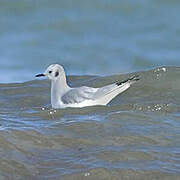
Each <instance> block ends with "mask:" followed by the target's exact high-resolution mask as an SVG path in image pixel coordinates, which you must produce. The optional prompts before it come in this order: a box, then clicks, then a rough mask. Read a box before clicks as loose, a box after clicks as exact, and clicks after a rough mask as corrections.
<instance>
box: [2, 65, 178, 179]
mask: <svg viewBox="0 0 180 180" xmlns="http://www.w3.org/2000/svg"><path fill="white" fill-rule="evenodd" d="M135 74H139V75H140V77H141V80H140V81H138V82H137V83H136V84H134V85H133V86H132V87H131V88H130V89H129V90H127V91H126V92H124V93H123V94H121V95H120V96H117V98H115V99H114V100H113V101H112V102H111V103H110V104H109V105H108V106H94V107H85V108H67V109H62V110H56V109H51V107H50V84H49V81H47V80H35V81H28V82H25V83H14V84H13V83H11V84H0V119H1V121H0V123H1V126H0V177H1V179H68V180H69V179H107V180H108V179H114V180H116V179H163V180H164V179H179V178H180V133H179V129H180V94H179V90H180V79H179V78H178V77H179V76H180V71H179V68H178V67H177V68H175V67H161V68H156V69H152V70H150V71H139V72H136V73H135ZM131 75H133V74H124V75H116V76H102V77H100V76H69V77H68V82H69V84H70V85H71V86H79V85H88V86H93V87H99V86H104V85H106V84H110V83H113V82H115V81H116V80H124V79H126V78H128V77H130V76H131Z"/></svg>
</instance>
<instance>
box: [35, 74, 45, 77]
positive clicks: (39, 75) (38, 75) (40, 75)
mask: <svg viewBox="0 0 180 180" xmlns="http://www.w3.org/2000/svg"><path fill="white" fill-rule="evenodd" d="M42 76H45V75H44V74H37V75H36V76H35V77H42Z"/></svg>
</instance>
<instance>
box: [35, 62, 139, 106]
mask: <svg viewBox="0 0 180 180" xmlns="http://www.w3.org/2000/svg"><path fill="white" fill-rule="evenodd" d="M40 76H47V77H48V78H49V79H50V80H51V105H52V107H53V108H66V107H85V106H94V105H107V104H108V103H109V102H110V101H111V100H112V99H113V98H114V97H116V96H117V95H118V94H120V93H122V92H124V91H125V90H127V89H128V88H129V87H130V86H131V84H133V83H135V82H136V81H137V80H139V79H138V76H133V77H132V78H129V79H127V80H125V81H122V82H118V83H113V84H110V85H107V86H104V87H100V88H93V87H87V86H81V87H76V88H71V87H69V86H68V85H67V82H66V76H65V72H64V69H63V67H62V66H61V65H59V64H52V65H50V66H49V67H48V68H47V70H46V71H45V72H44V73H43V74H38V75H36V77H40Z"/></svg>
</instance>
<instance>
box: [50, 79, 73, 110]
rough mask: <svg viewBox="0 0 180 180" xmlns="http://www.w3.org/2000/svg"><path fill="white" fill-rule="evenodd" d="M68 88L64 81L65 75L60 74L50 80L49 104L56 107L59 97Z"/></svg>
mask: <svg viewBox="0 0 180 180" xmlns="http://www.w3.org/2000/svg"><path fill="white" fill-rule="evenodd" d="M69 89H70V87H69V86H68V85H67V82H66V76H65V75H61V76H60V77H59V78H58V79H56V80H54V81H52V82H51V104H52V107H53V108H54V107H57V106H58V104H59V102H60V98H61V97H62V96H63V95H64V94H65V93H66V92H67V91H68V90H69Z"/></svg>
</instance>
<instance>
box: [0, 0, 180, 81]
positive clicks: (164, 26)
mask: <svg viewBox="0 0 180 180" xmlns="http://www.w3.org/2000/svg"><path fill="white" fill-rule="evenodd" d="M179 19H180V1H179V0H94V1H90V0H88V1H87V0H60V1H59V0H53V1H49V0H38V1H33V0H13V1H12V0H1V1H0V83H11V82H24V81H29V80H32V79H34V75H35V74H36V73H40V72H43V71H44V70H45V68H46V67H47V66H48V65H49V64H52V63H60V64H62V65H64V67H65V69H66V71H67V74H68V75H87V74H88V75H111V74H120V73H126V72H134V71H139V70H146V69H150V68H153V67H157V66H162V65H165V66H179V65H180V23H179Z"/></svg>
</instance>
